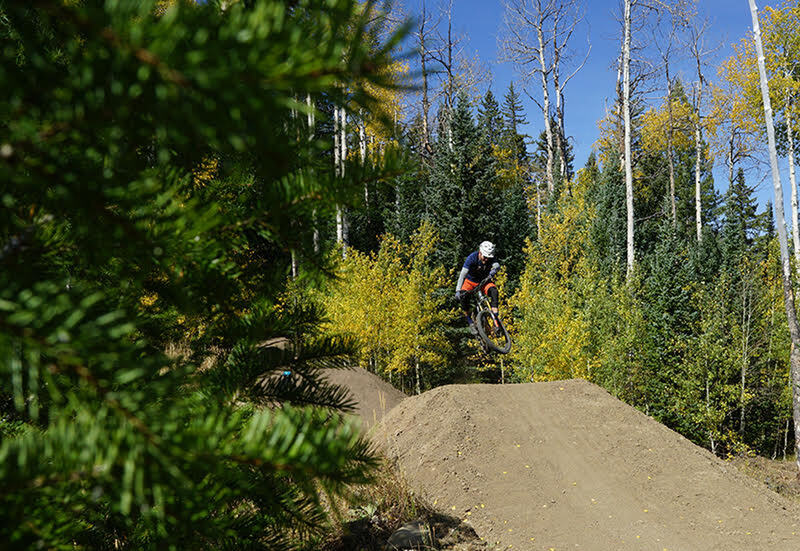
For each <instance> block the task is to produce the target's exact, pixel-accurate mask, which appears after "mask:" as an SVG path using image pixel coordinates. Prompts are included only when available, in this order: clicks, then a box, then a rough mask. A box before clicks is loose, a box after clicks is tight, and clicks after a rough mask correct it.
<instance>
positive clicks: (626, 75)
mask: <svg viewBox="0 0 800 551" xmlns="http://www.w3.org/2000/svg"><path fill="white" fill-rule="evenodd" d="M624 1H625V4H624V15H623V29H624V30H623V34H624V38H623V41H622V117H623V120H624V124H625V149H624V158H623V159H624V163H625V208H626V213H627V240H626V251H627V264H626V265H627V271H626V277H627V279H628V280H629V281H630V279H631V278H632V277H633V270H634V247H633V245H634V243H633V239H634V234H633V164H632V160H631V9H632V6H633V5H634V4H635V3H636V0H624Z"/></svg>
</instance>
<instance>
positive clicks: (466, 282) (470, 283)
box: [461, 278, 497, 293]
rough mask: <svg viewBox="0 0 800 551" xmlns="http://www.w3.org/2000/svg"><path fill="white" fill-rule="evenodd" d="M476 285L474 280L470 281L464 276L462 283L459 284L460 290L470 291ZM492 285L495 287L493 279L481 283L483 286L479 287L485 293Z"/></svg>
mask: <svg viewBox="0 0 800 551" xmlns="http://www.w3.org/2000/svg"><path fill="white" fill-rule="evenodd" d="M477 286H478V284H477V283H476V282H475V281H470V280H469V279H466V278H465V279H464V283H462V284H461V290H462V291H472V290H473V289H474V288H475V287H477ZM492 287H497V285H495V284H494V281H489V282H487V283H484V284H483V288H482V289H481V291H483V292H484V293H487V292H488V291H489V289H491V288H492Z"/></svg>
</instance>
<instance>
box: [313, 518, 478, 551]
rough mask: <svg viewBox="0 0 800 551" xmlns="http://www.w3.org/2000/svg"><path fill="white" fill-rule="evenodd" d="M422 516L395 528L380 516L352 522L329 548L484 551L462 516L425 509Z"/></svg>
mask: <svg viewBox="0 0 800 551" xmlns="http://www.w3.org/2000/svg"><path fill="white" fill-rule="evenodd" d="M421 513H422V514H421V515H420V519H419V520H416V521H413V522H409V523H406V524H404V525H403V526H402V527H401V528H400V529H395V530H392V529H391V528H390V527H388V526H386V525H385V524H384V522H383V520H382V519H381V518H380V517H379V516H378V515H373V516H372V517H364V518H361V519H358V520H354V521H350V522H348V523H346V524H345V525H344V534H343V536H342V537H341V539H340V540H339V541H337V542H336V543H335V544H334V545H333V546H330V547H327V546H326V551H400V550H405V549H415V550H416V549H419V550H423V549H424V550H439V551H485V550H486V549H487V547H486V543H485V542H483V541H481V539H480V538H479V537H478V535H477V534H476V533H475V530H473V529H472V527H471V526H469V525H468V524H466V523H464V522H462V521H461V519H458V518H455V517H452V516H449V515H444V514H442V513H438V512H435V511H422V512H421Z"/></svg>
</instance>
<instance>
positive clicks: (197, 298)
mask: <svg viewBox="0 0 800 551" xmlns="http://www.w3.org/2000/svg"><path fill="white" fill-rule="evenodd" d="M154 7H155V5H154V3H153V2H109V3H106V4H103V5H98V4H96V3H91V2H90V3H80V2H66V3H65V2H58V1H47V0H45V1H41V2H36V3H35V4H34V5H33V6H32V7H28V6H25V5H22V4H20V3H13V2H12V3H3V4H2V5H0V11H1V12H2V14H3V17H2V19H3V25H2V28H0V33H2V35H3V50H2V53H1V54H0V55H2V57H1V58H0V59H1V60H2V61H0V81H2V82H3V83H4V95H3V98H2V100H0V112H2V113H3V114H4V115H5V116H3V117H2V120H1V121H0V126H1V127H2V135H3V138H2V146H1V148H2V155H1V156H0V182H1V183H0V197H2V201H3V204H4V208H3V209H2V210H0V311H2V315H0V389H2V390H0V392H1V393H2V399H0V404H2V405H1V406H0V407H2V408H3V411H2V417H0V509H2V511H3V515H2V519H0V541H3V542H4V545H7V546H9V547H10V548H19V549H30V548H47V549H76V548H87V549H187V548H192V549H200V548H207V549H212V548H213V549H224V548H237V549H241V548H252V549H270V550H283V549H296V548H298V547H300V546H301V545H303V540H305V539H307V538H309V537H312V536H315V535H319V534H320V532H321V531H322V530H324V527H325V519H326V508H325V504H324V500H323V498H322V497H321V496H323V495H325V494H328V495H330V496H336V495H340V494H342V493H343V492H345V490H346V486H347V485H348V484H349V483H362V482H365V481H367V480H369V478H370V472H371V467H372V466H374V465H375V462H376V459H375V456H374V454H373V452H372V451H371V448H370V445H369V444H368V443H367V441H366V440H364V439H363V438H362V437H361V436H360V435H359V433H358V431H357V430H356V429H355V428H354V427H353V426H351V425H350V424H347V423H344V422H340V420H339V419H340V418H339V416H338V415H337V414H335V413H332V412H331V411H330V410H329V409H328V408H336V409H343V408H344V409H347V408H348V407H352V404H351V403H350V401H349V399H348V397H347V395H346V393H345V391H344V390H343V389H341V388H339V387H335V386H332V385H330V384H328V383H327V382H326V380H325V378H324V375H323V371H322V369H323V368H326V367H341V366H343V365H345V363H346V361H347V357H348V354H349V353H351V352H352V351H353V346H352V344H351V343H349V342H348V341H346V340H344V339H342V338H340V337H335V336H325V335H323V334H321V333H320V331H319V329H318V325H319V318H320V312H319V310H318V308H317V307H315V306H314V305H313V304H311V303H307V302H305V301H302V300H300V297H301V295H302V294H301V293H299V292H297V291H298V288H299V287H298V288H293V289H292V290H291V291H290V292H288V293H287V294H283V293H282V290H283V289H284V287H285V285H284V284H285V282H286V277H287V273H288V270H289V265H290V253H291V252H295V253H296V257H297V258H298V259H299V260H300V265H301V266H302V267H303V270H304V276H303V277H304V278H307V279H309V280H310V279H311V278H314V277H317V276H319V275H320V271H319V270H318V269H315V267H323V265H324V263H323V262H322V257H321V256H320V255H317V254H315V252H314V247H313V244H312V243H313V235H314V219H315V214H316V216H329V217H330V215H331V214H332V213H331V212H330V207H329V206H330V205H336V204H341V203H349V202H351V201H352V197H353V196H354V194H358V193H360V192H361V191H362V190H363V182H364V181H365V180H375V179H379V178H380V177H382V175H383V174H385V173H386V170H387V168H391V169H392V170H398V169H399V166H397V164H396V163H393V164H392V166H389V165H390V164H391V158H392V156H391V154H387V156H385V157H384V158H383V159H382V161H381V166H368V165H366V166H365V165H361V164H360V163H358V162H353V163H352V166H348V170H347V171H346V176H345V177H344V178H339V179H335V178H334V176H333V174H332V170H331V167H330V166H329V165H330V163H328V162H327V159H325V158H321V157H322V156H321V155H320V154H319V153H320V152H322V151H325V150H326V149H327V145H328V144H327V143H325V142H324V141H323V140H321V139H320V138H319V137H318V136H314V135H309V129H308V125H307V124H306V121H305V120H304V119H305V117H297V116H296V114H297V113H298V112H302V113H306V112H307V111H308V106H307V104H306V103H305V101H299V100H297V99H296V98H306V97H307V96H308V95H314V96H317V95H319V96H323V95H324V96H325V97H326V98H327V99H328V101H330V102H331V103H334V104H336V105H338V106H342V105H344V103H345V101H347V102H348V103H349V104H350V105H355V106H360V107H362V108H364V109H370V106H371V105H372V104H373V103H374V98H373V97H372V95H371V94H370V93H368V92H367V91H366V89H365V86H364V83H366V82H369V83H371V85H373V86H375V87H378V88H380V87H385V86H389V85H390V84H389V83H388V82H387V80H386V79H385V77H384V76H383V75H382V68H383V67H385V66H386V65H388V64H389V62H390V59H389V52H390V51H391V49H392V47H393V45H394V44H396V43H397V41H398V40H399V39H400V35H399V34H398V35H394V36H392V37H391V38H390V39H389V40H388V42H383V43H382V45H381V46H380V47H378V48H374V47H372V45H373V44H375V41H374V40H373V39H372V37H373V36H374V35H376V34H377V33H378V32H379V27H380V25H381V17H380V16H378V14H377V13H376V12H375V11H374V10H373V6H372V4H371V3H367V4H362V3H359V2H357V1H356V0H333V1H328V0H326V1H321V0H300V1H299V2H297V3H296V5H295V7H294V8H293V9H290V8H288V7H287V5H286V4H285V3H284V2H280V1H278V0H262V1H258V2H247V3H228V5H227V6H226V8H225V9H224V10H221V9H220V7H219V5H218V4H216V3H207V4H188V3H175V4H174V5H173V6H171V7H169V8H166V9H163V10H159V11H158V12H157V13H156V10H155V9H154ZM345 30H347V32H352V33H354V34H353V35H352V36H350V37H349V38H348V37H346V36H344V34H343V33H345ZM353 36H355V37H357V38H356V39H354V38H353ZM358 37H360V39H358ZM344 59H346V60H347V63H346V64H345V63H343V61H342V60H344ZM45 82H46V83H47V86H43V85H42V83H45ZM345 89H347V90H348V97H347V98H344V97H343V96H342V94H341V91H342V90H345ZM209 159H211V160H213V162H209ZM208 165H210V166H213V167H216V168H214V169H213V170H211V172H213V173H214V175H213V177H202V178H201V177H199V174H200V173H204V174H208V172H209V170H208V168H207V167H208ZM204 166H205V167H206V169H203V167H204ZM200 169H203V170H200ZM193 170H194V171H195V173H196V175H195V176H194V177H193V175H192V171H193ZM296 284H297V285H298V286H299V285H301V282H300V281H299V282H297V283H296ZM168 344H180V345H181V347H182V348H183V349H185V351H184V352H182V353H180V354H178V355H177V357H176V355H171V356H167V355H166V354H165V353H164V349H165V347H166V346H167V345H168ZM204 359H206V360H207V361H205V362H204V363H203V366H202V368H200V367H199V366H200V364H201V361H202V360H204ZM302 406H316V407H302Z"/></svg>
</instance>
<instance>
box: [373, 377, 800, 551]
mask: <svg viewBox="0 0 800 551" xmlns="http://www.w3.org/2000/svg"><path fill="white" fill-rule="evenodd" d="M372 435H373V438H374V439H375V440H376V442H379V443H380V445H382V446H383V447H384V448H385V450H386V452H387V453H388V455H389V456H390V457H392V458H395V459H396V461H397V463H398V466H399V467H400V469H401V470H402V472H403V474H404V476H405V477H406V479H407V481H408V482H409V484H410V485H411V487H412V488H414V489H415V490H416V491H417V492H418V493H421V494H423V495H426V496H427V498H428V499H430V501H431V503H434V504H435V506H436V507H437V508H439V509H441V510H442V511H443V512H445V513H447V514H451V515H453V516H458V517H460V518H461V519H463V520H465V521H466V522H468V523H469V524H470V525H472V526H473V528H474V529H475V531H476V532H477V534H478V535H479V536H480V537H481V538H482V539H484V540H485V541H486V542H487V543H488V546H489V547H488V548H489V549H498V550H499V549H514V550H518V549H522V550H528V549H530V550H540V549H541V550H557V551H561V550H572V549H584V550H587V549H588V550H598V551H606V550H656V551H662V550H668V551H711V550H747V551H752V550H762V549H769V550H781V551H787V550H793V549H800V506H798V505H797V504H795V503H794V502H791V501H789V500H787V499H785V498H783V497H781V496H779V495H778V494H776V493H773V492H772V491H771V490H769V489H767V488H766V487H764V486H763V485H761V484H759V483H758V482H756V481H754V480H752V479H750V478H748V477H746V476H745V475H742V474H740V473H739V472H738V471H736V469H735V468H734V467H733V466H730V465H728V464H726V463H725V462H724V461H722V460H720V459H718V458H716V457H715V456H714V455H713V454H711V453H710V452H708V451H706V450H704V449H702V448H700V447H698V446H696V445H694V444H692V443H691V442H690V441H689V440H687V439H686V438H684V437H682V436H680V435H678V434H677V433H675V432H673V431H672V430H670V429H668V428H666V427H665V426H663V425H661V424H660V423H658V422H656V421H654V420H653V419H651V418H650V417H647V416H646V415H644V414H643V413H641V412H639V411H637V410H636V409H634V408H632V407H630V406H628V405H626V404H624V403H622V402H620V401H619V400H617V399H615V398H614V397H612V396H611V395H610V394H608V393H607V392H606V391H605V390H603V389H601V388H600V387H597V386H595V385H593V384H591V383H588V382H586V381H583V380H569V381H558V382H553V383H534V384H518V385H450V386H444V387H439V388H436V389H433V390H430V391H428V392H425V393H423V394H422V395H420V396H415V397H410V398H406V399H405V400H402V401H401V402H399V403H398V404H397V405H396V406H395V407H394V408H393V409H392V410H391V411H389V412H388V413H387V414H386V415H385V417H384V418H383V421H382V422H381V423H380V424H378V425H377V426H375V427H374V429H373V431H372Z"/></svg>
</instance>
